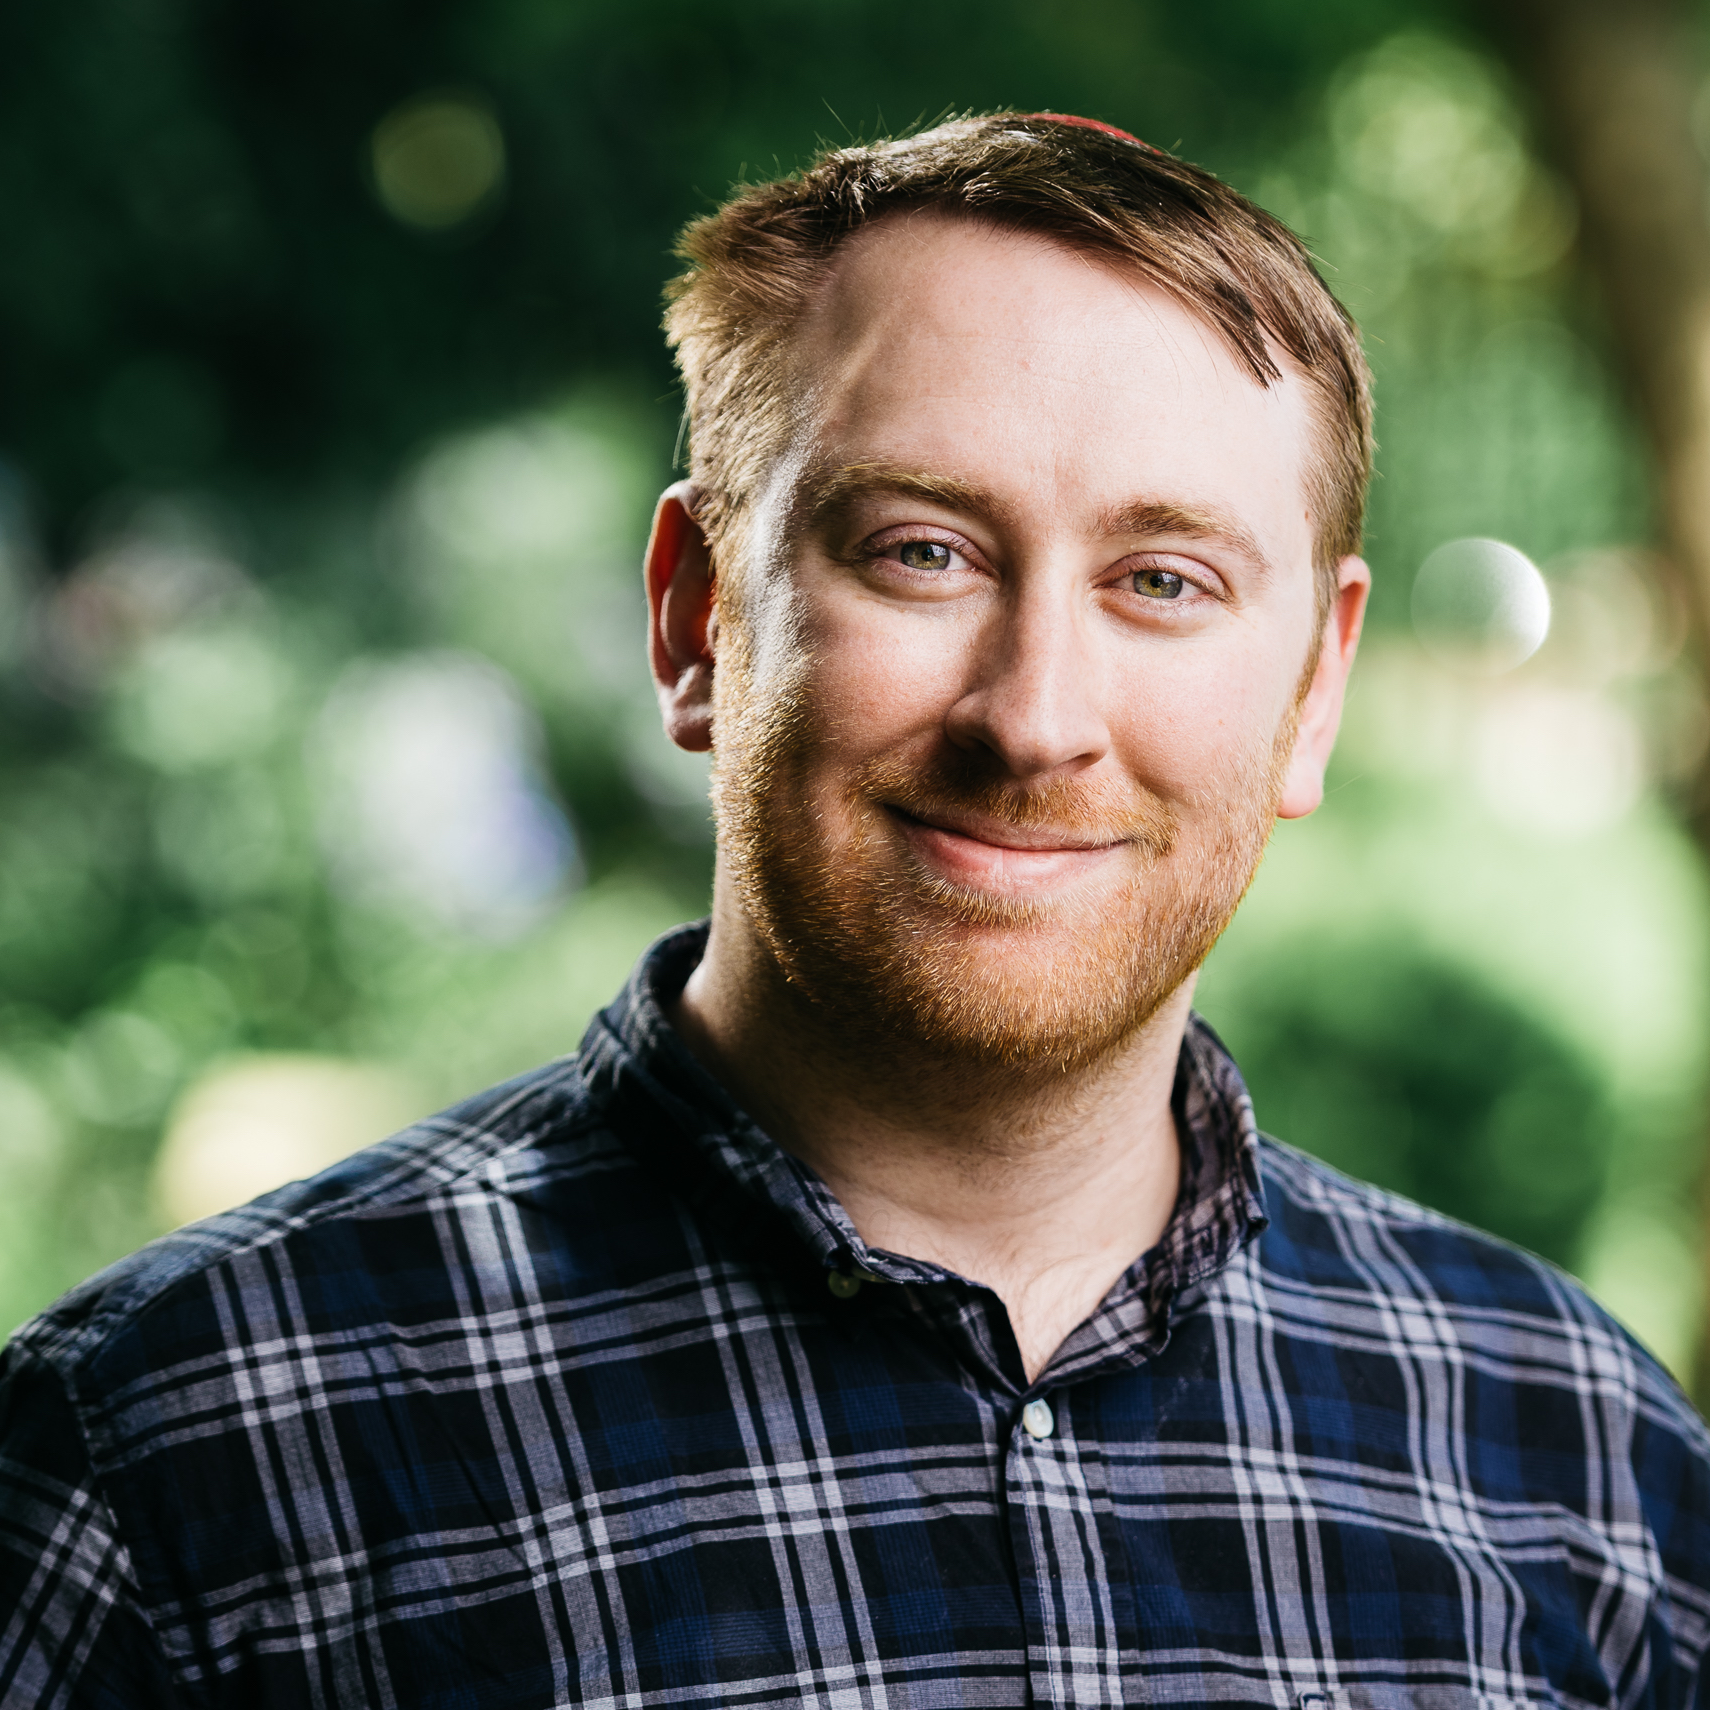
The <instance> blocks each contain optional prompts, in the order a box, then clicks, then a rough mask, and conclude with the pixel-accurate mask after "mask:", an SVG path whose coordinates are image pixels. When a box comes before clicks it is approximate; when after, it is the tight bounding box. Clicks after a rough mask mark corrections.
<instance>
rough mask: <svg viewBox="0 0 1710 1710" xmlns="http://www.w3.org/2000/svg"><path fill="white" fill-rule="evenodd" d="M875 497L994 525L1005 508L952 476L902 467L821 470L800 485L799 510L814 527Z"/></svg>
mask: <svg viewBox="0 0 1710 1710" xmlns="http://www.w3.org/2000/svg"><path fill="white" fill-rule="evenodd" d="M875 493H891V494H895V495H896V496H897V497H898V498H903V499H921V500H924V501H925V502H926V503H927V504H933V505H943V506H944V507H945V508H946V509H948V510H955V511H971V512H973V513H975V514H977V515H979V516H988V517H991V518H993V519H994V520H996V521H1002V520H1004V519H1006V518H1007V517H1008V516H1009V514H1010V507H1009V506H1007V505H1005V504H1003V503H1002V502H1001V501H1000V500H999V499H997V498H996V497H995V496H994V495H993V494H991V493H989V492H987V491H986V490H985V489H984V488H983V487H979V486H976V485H975V484H974V483H973V482H972V481H964V480H961V479H960V478H959V477H957V476H954V475H935V474H933V473H932V472H931V471H929V470H925V469H910V468H908V467H907V466H906V465H904V464H901V463H886V462H866V463H846V464H844V465H843V467H842V468H841V469H830V470H825V471H823V472H821V473H820V474H817V475H812V476H810V477H809V478H808V480H807V481H806V482H805V483H804V486H803V492H802V500H801V509H802V511H803V513H804V514H805V515H806V516H808V517H809V518H811V519H812V520H813V521H815V522H823V521H824V520H825V519H826V518H828V517H832V516H836V515H837V514H838V513H839V512H840V511H844V510H847V509H848V508H849V506H850V505H852V504H854V503H855V501H856V500H857V499H865V498H867V497H869V496H871V495H872V494H875Z"/></svg>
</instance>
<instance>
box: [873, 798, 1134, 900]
mask: <svg viewBox="0 0 1710 1710" xmlns="http://www.w3.org/2000/svg"><path fill="white" fill-rule="evenodd" d="M889 811H890V816H891V818H892V819H893V820H894V821H895V822H896V824H897V825H898V826H899V827H900V828H901V830H902V833H903V835H904V837H906V838H907V839H908V842H909V847H910V848H911V849H912V850H913V851H914V853H915V854H916V855H917V856H918V857H919V858H920V860H921V862H922V863H923V864H924V865H925V866H927V867H930V868H931V869H932V870H933V871H934V872H935V873H938V874H939V875H940V876H941V877H943V878H946V879H948V880H950V882H951V883H952V884H957V885H965V886H967V887H968V888H969V889H971V890H982V891H1011V892H1015V891H1031V890H1054V889H1058V888H1060V887H1061V886H1063V885H1065V884H1073V883H1075V882H1076V881H1078V880H1080V879H1084V878H1086V877H1087V876H1088V875H1089V874H1090V873H1092V872H1093V871H1094V870H1095V869H1096V868H1098V867H1101V866H1102V865H1103V864H1104V863H1105V862H1107V861H1108V860H1110V859H1111V857H1112V856H1113V855H1114V854H1115V853H1116V851H1117V850H1118V849H1120V848H1121V847H1122V845H1121V844H1120V843H1104V844H1100V845H1099V846H1098V847H1097V848H1096V849H1011V848H1008V847H1006V846H1005V845H1003V844H1001V843H985V842H982V841H981V839H979V838H978V837H966V836H964V835H963V834H962V833H961V832H959V831H945V830H944V829H943V828H942V827H940V826H936V825H927V824H926V823H925V822H924V821H922V820H918V819H913V818H911V817H910V816H909V815H907V814H905V813H901V812H899V811H898V810H897V809H895V808H892V809H890V810H889Z"/></svg>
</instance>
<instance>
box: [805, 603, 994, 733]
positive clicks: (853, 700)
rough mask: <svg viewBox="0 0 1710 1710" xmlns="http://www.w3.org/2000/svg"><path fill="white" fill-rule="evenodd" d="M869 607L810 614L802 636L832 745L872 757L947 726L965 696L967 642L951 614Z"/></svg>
mask: <svg viewBox="0 0 1710 1710" xmlns="http://www.w3.org/2000/svg"><path fill="white" fill-rule="evenodd" d="M864 606H865V603H864V602H860V603H857V605H856V607H855V609H854V610H843V609H831V610H826V611H822V612H817V613H810V614H808V617H807V621H806V622H805V623H804V626H803V627H804V637H803V639H804V641H805V643H806V645H807V647H808V649H809V651H810V653H811V656H812V658H813V660H814V665H813V683H814V701H815V704H816V706H817V707H818V708H819V709H821V711H822V713H823V719H824V728H825V729H826V730H827V731H828V733H831V740H832V741H833V742H835V744H836V746H838V747H839V748H844V749H847V750H849V751H852V752H854V751H858V752H863V753H872V752H877V751H878V750H881V749H884V748H890V747H894V746H895V745H896V744H897V742H899V741H901V740H903V739H905V738H906V737H908V736H910V735H912V734H915V733H917V732H919V731H923V730H936V729H939V728H941V727H942V724H943V721H944V717H945V715H946V713H947V712H948V711H949V709H950V707H951V706H953V705H954V704H955V701H956V698H957V696H958V695H959V694H960V692H961V685H962V680H963V676H964V671H965V654H966V651H967V647H968V645H969V642H968V638H967V637H966V636H965V635H963V634H962V630H963V628H964V627H965V626H964V625H962V624H959V623H958V622H957V621H956V618H955V617H954V615H953V614H951V613H949V612H930V613H926V612H922V611H920V610H918V609H916V610H914V611H910V612H906V613H897V612H892V611H887V610H885V609H884V608H883V607H882V606H875V607H871V608H865V609H863V608H864Z"/></svg>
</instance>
